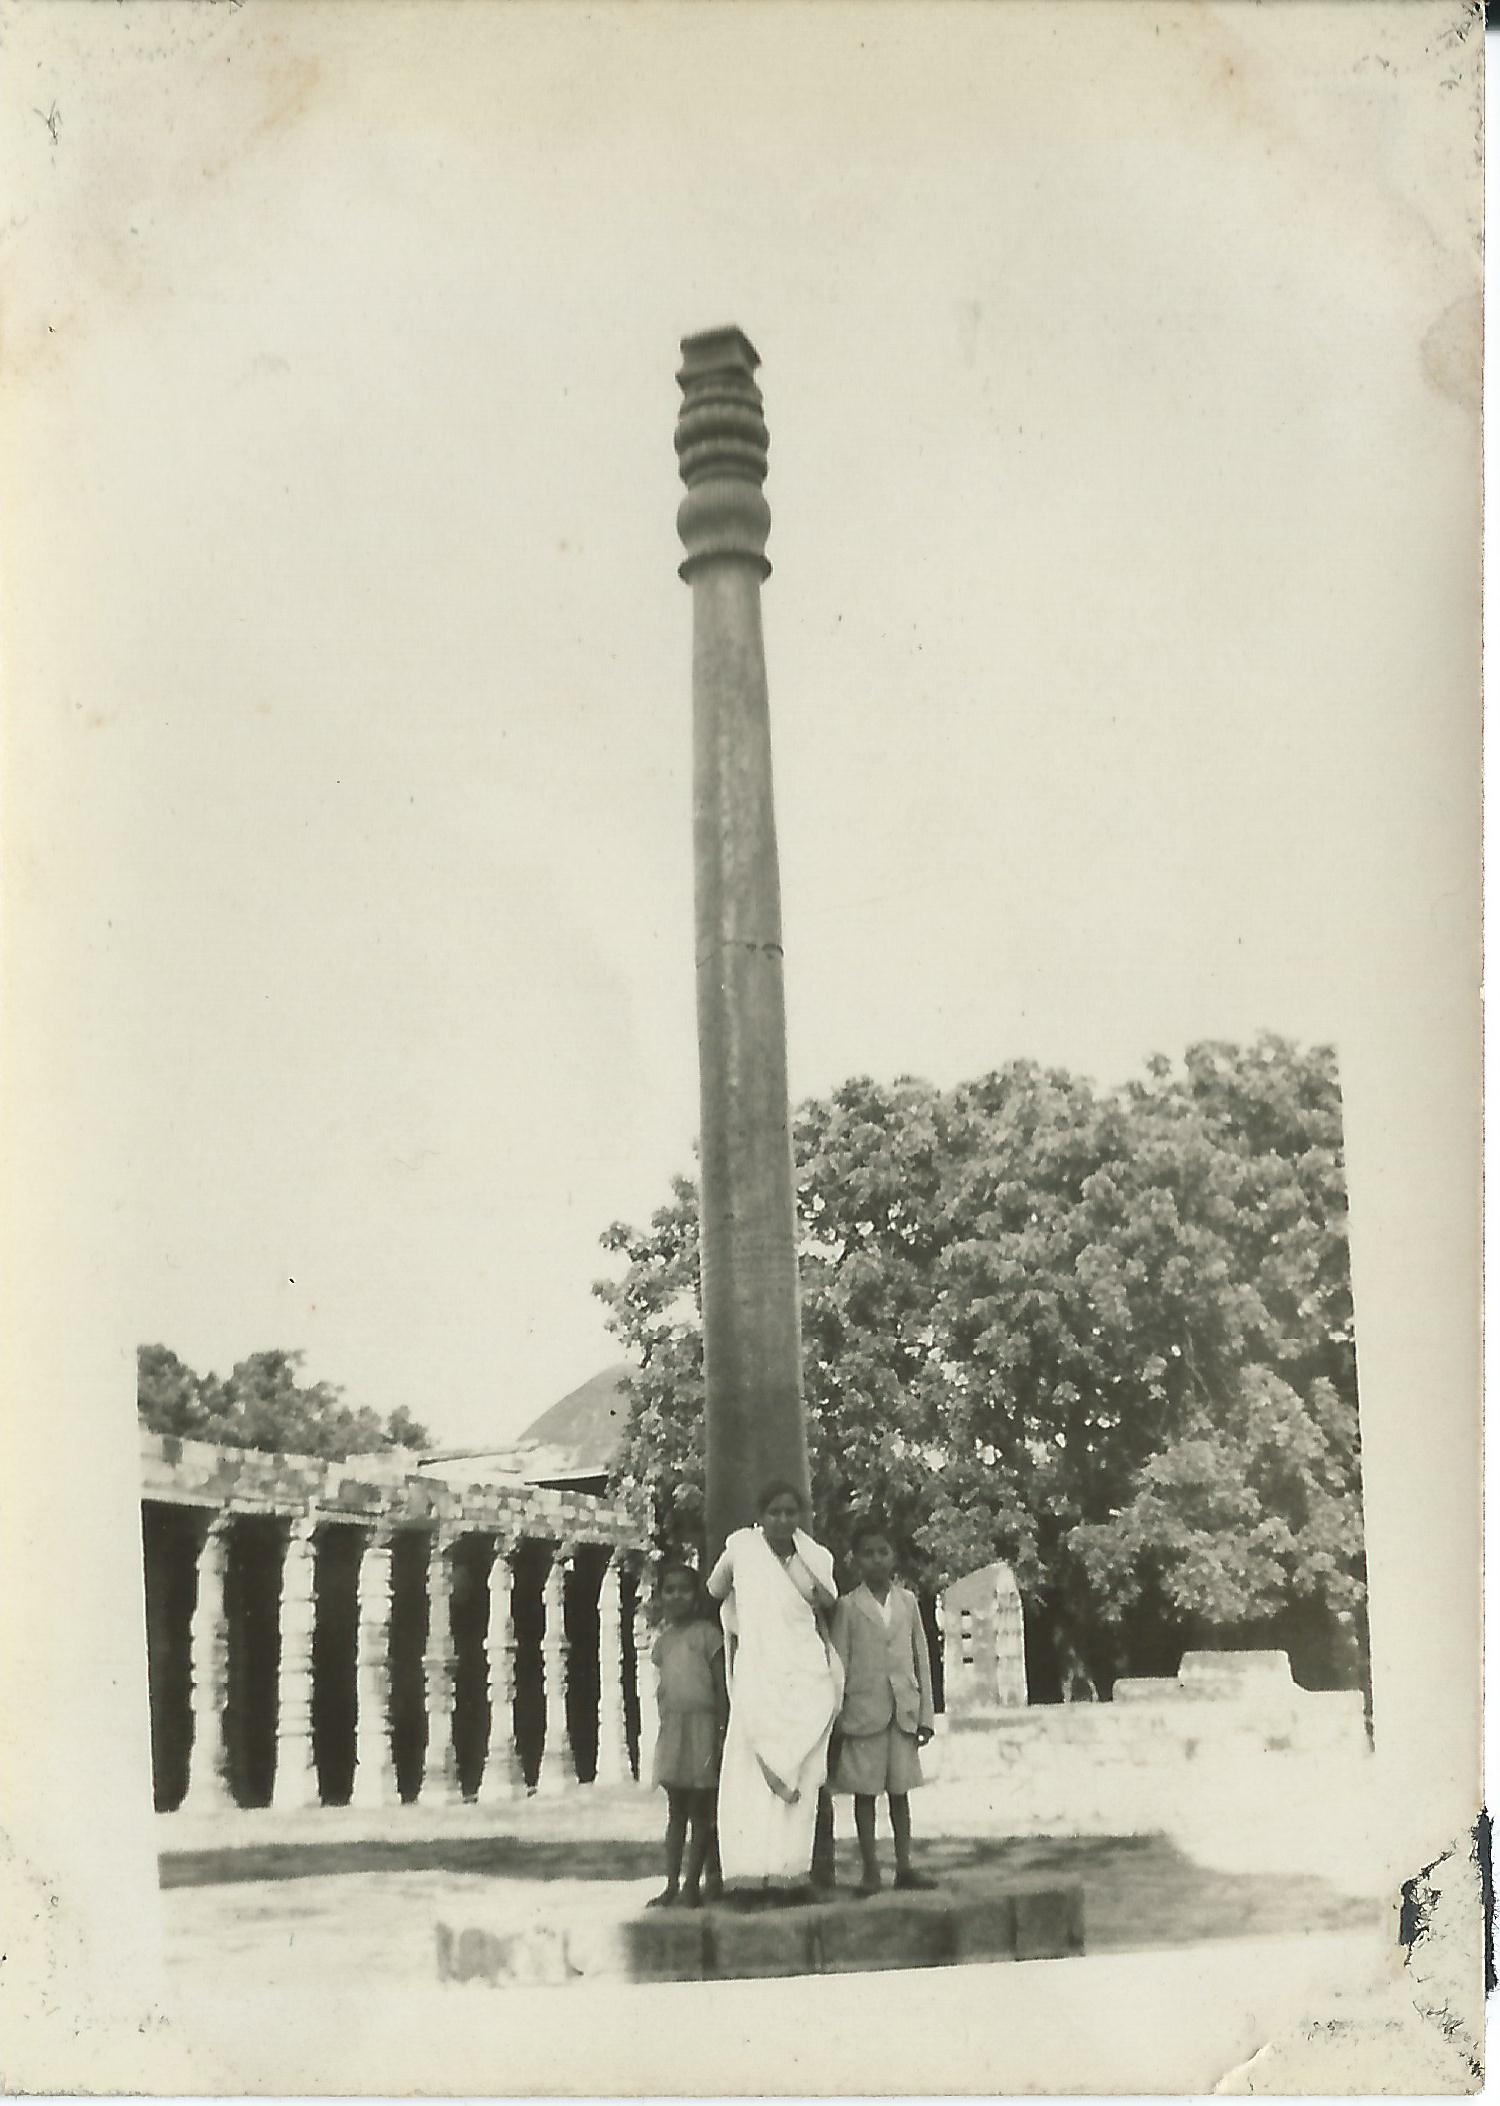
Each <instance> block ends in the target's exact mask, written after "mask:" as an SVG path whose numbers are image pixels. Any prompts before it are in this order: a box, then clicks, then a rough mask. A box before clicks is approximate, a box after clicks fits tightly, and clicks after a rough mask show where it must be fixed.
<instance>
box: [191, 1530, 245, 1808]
mask: <svg viewBox="0 0 1500 2106" xmlns="http://www.w3.org/2000/svg"><path fill="white" fill-rule="evenodd" d="M229 1527H230V1521H229V1516H228V1514H222V1513H221V1514H215V1515H213V1516H212V1518H211V1519H210V1520H209V1522H208V1524H207V1526H206V1528H205V1529H204V1533H203V1540H202V1542H201V1544H200V1545H199V1549H198V1598H197V1600H196V1602H195V1603H194V1606H193V1619H192V1623H191V1626H190V1627H189V1633H188V1647H189V1672H190V1675H191V1680H192V1704H193V1744H192V1749H191V1752H190V1754H189V1757H188V1765H189V1766H188V1786H187V1791H186V1793H185V1794H184V1797H183V1801H182V1805H183V1810H184V1812H187V1813H212V1812H214V1811H216V1810H217V1809H219V1808H221V1807H225V1806H231V1805H233V1803H234V1801H233V1797H232V1795H231V1793H230V1789H229V1780H228V1775H227V1771H228V1764H229V1747H228V1742H227V1740H226V1737H225V1731H224V1706H225V1701H226V1699H227V1696H228V1686H227V1684H228V1674H229V1631H228V1626H227V1624H226V1621H225V1616H224V1573H225V1566H226V1564H227V1562H228V1558H229Z"/></svg>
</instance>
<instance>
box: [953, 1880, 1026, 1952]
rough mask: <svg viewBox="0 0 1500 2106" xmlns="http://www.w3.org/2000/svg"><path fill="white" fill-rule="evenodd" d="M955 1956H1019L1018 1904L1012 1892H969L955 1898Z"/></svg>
mask: <svg viewBox="0 0 1500 2106" xmlns="http://www.w3.org/2000/svg"><path fill="white" fill-rule="evenodd" d="M953 1957H954V1959H955V1960H959V1961H973V1960H1013V1959H1014V1958H1015V1957H1016V1905H1015V1899H1014V1897H1013V1896H1012V1895H1010V1894H984V1893H978V1894H965V1895H962V1896H960V1897H959V1898H958V1899H957V1900H956V1901H955V1903H954V1907H953Z"/></svg>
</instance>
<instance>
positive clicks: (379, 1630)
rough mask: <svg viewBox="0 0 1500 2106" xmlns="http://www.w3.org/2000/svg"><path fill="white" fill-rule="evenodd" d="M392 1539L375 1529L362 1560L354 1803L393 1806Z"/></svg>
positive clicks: (357, 1655)
mask: <svg viewBox="0 0 1500 2106" xmlns="http://www.w3.org/2000/svg"><path fill="white" fill-rule="evenodd" d="M390 1641H391V1539H390V1536H389V1534H388V1533H387V1531H385V1530H384V1529H372V1530H371V1531H370V1533H369V1535H367V1536H366V1538H365V1546H364V1551H363V1553H362V1555H361V1557H360V1561H359V1637H358V1641H357V1651H356V1655H355V1682H356V1687H357V1691H358V1705H359V1710H358V1723H357V1725H356V1729H355V1766H354V1788H353V1791H352V1793H351V1794H350V1803H351V1805H354V1806H394V1805H395V1804H396V1798H397V1793H396V1766H395V1763H394V1761H393V1760H392V1756H391V1720H390Z"/></svg>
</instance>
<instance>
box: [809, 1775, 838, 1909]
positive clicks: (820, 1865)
mask: <svg viewBox="0 0 1500 2106" xmlns="http://www.w3.org/2000/svg"><path fill="white" fill-rule="evenodd" d="M812 1883H813V1885H814V1886H815V1887H831V1886H832V1885H833V1884H834V1855H833V1794H832V1792H830V1791H828V1790H826V1789H825V1790H823V1791H821V1792H819V1794H818V1821H817V1826H816V1827H815V1828H814V1830H813V1854H812Z"/></svg>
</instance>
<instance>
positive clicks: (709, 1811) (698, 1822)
mask: <svg viewBox="0 0 1500 2106" xmlns="http://www.w3.org/2000/svg"><path fill="white" fill-rule="evenodd" d="M688 1797H689V1798H690V1799H691V1801H692V1811H691V1815H690V1821H691V1831H692V1840H691V1843H690V1845H689V1848H688V1861H687V1878H686V1881H685V1882H684V1885H685V1891H686V1896H687V1901H688V1906H689V1907H690V1908H696V1907H697V1904H698V1889H699V1886H700V1884H701V1882H702V1879H703V1868H704V1866H705V1865H706V1864H707V1862H708V1853H709V1849H710V1847H711V1845H712V1844H713V1841H714V1795H713V1793H712V1792H692V1793H689V1794H688Z"/></svg>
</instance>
